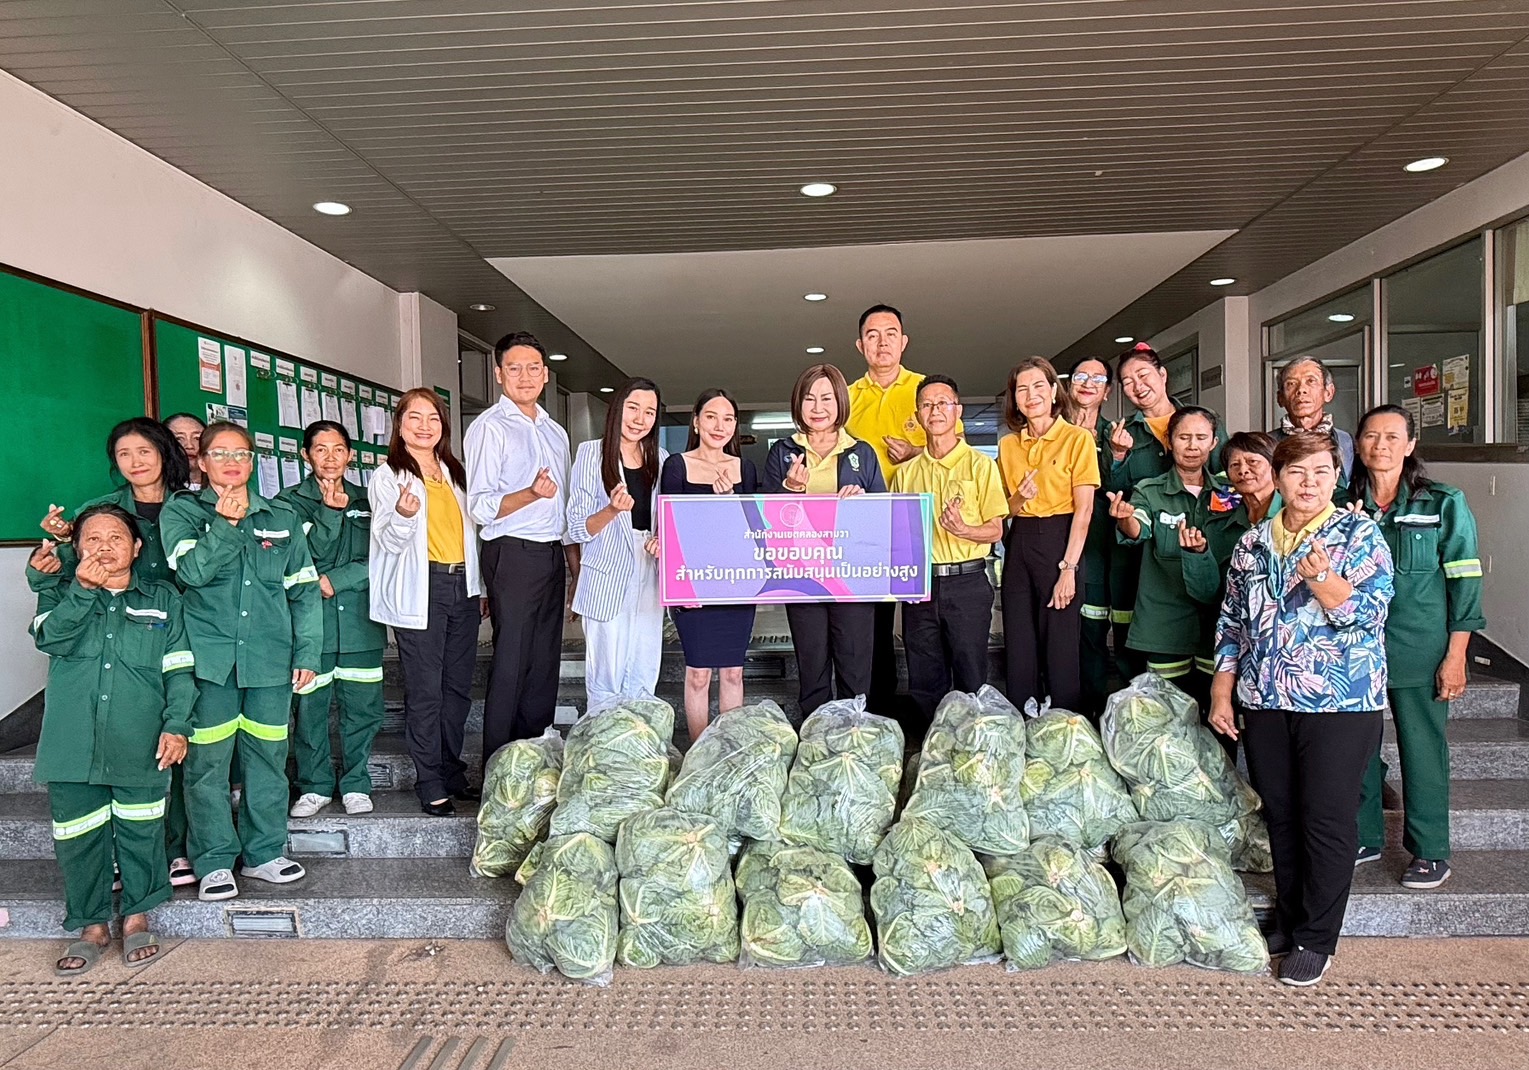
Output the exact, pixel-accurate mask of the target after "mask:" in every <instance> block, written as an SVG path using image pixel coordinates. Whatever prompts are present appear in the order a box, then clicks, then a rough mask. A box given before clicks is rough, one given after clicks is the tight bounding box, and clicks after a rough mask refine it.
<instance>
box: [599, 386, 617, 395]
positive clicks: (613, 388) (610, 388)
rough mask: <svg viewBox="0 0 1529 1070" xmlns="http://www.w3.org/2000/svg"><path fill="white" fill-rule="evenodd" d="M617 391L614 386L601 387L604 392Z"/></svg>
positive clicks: (612, 392) (611, 392)
mask: <svg viewBox="0 0 1529 1070" xmlns="http://www.w3.org/2000/svg"><path fill="white" fill-rule="evenodd" d="M615 392H616V388H615V387H613V386H602V387H601V388H600V393H602V394H614V393H615Z"/></svg>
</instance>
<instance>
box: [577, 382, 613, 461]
mask: <svg viewBox="0 0 1529 1070" xmlns="http://www.w3.org/2000/svg"><path fill="white" fill-rule="evenodd" d="M609 407H610V406H608V405H607V404H606V403H605V402H604V401H602V400H601V399H600V398H599V397H598V396H596V395H594V394H569V395H568V441H569V442H570V444H571V445H572V447H573V449H574V450H577V449H578V448H579V444H580V443H581V442H588V441H590V440H591V439H596V438H599V437H600V436H601V435H603V434H605V410H606V409H608V408H609Z"/></svg>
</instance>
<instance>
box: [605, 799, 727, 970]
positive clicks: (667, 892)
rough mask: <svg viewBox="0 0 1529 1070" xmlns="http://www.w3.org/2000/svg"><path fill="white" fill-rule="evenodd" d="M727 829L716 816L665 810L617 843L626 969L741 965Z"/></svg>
mask: <svg viewBox="0 0 1529 1070" xmlns="http://www.w3.org/2000/svg"><path fill="white" fill-rule="evenodd" d="M731 863H732V859H731V857H730V856H729V854H728V842H727V832H726V831H725V830H724V829H723V827H722V824H721V823H720V822H719V821H717V820H716V819H715V818H711V817H707V816H705V815H703V814H691V813H686V812H684V811H682V810H675V809H672V808H668V807H665V808H662V809H658V810H650V811H648V812H647V813H642V814H638V815H637V816H636V817H633V818H631V819H629V820H628V821H627V822H626V823H624V824H623V825H622V826H621V832H620V835H619V836H618V837H617V838H616V868H617V870H618V871H619V872H620V874H621V885H620V888H619V890H618V898H619V901H620V904H621V932H620V935H619V936H618V937H617V939H616V961H617V962H619V963H621V964H622V965H623V966H636V967H639V968H642V969H647V968H649V967H653V966H664V965H667V966H685V965H689V964H690V963H693V962H737V961H738V950H739V949H738V900H737V898H736V896H735V894H734V887H733V872H732V865H731Z"/></svg>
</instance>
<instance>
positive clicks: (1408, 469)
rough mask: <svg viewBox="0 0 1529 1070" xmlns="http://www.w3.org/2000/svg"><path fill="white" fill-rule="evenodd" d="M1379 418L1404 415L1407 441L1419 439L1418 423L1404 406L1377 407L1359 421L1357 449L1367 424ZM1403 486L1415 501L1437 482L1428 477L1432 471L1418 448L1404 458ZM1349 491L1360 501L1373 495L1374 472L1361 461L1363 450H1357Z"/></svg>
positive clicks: (1355, 429)
mask: <svg viewBox="0 0 1529 1070" xmlns="http://www.w3.org/2000/svg"><path fill="white" fill-rule="evenodd" d="M1377 416H1400V417H1401V418H1402V420H1403V421H1404V422H1405V423H1406V425H1407V441H1408V442H1416V441H1417V440H1418V427H1417V421H1415V420H1413V418H1412V413H1410V412H1408V411H1407V410H1406V409H1404V408H1402V407H1401V406H1400V405H1377V406H1375V407H1374V408H1373V409H1371V410H1370V411H1369V412H1367V413H1365V414H1364V415H1363V416H1362V417H1360V418H1359V426H1358V427H1356V428H1354V444H1355V446H1356V447H1357V446H1358V444H1359V440H1360V438H1362V437H1363V435H1364V425H1365V424H1367V423H1369V422H1370V421H1371V420H1373V419H1374V418H1375V417H1377ZM1402 484H1403V485H1404V486H1406V488H1407V498H1411V497H1412V496H1413V495H1414V494H1416V493H1417V492H1418V491H1420V490H1427V489H1428V488H1429V487H1431V486H1433V480H1431V479H1429V478H1428V469H1426V468H1424V467H1423V462H1422V461H1420V460H1418V455H1417V450H1416V449H1414V450H1413V451H1412V452H1411V453H1410V454H1408V455H1407V456H1406V457H1403V458H1402ZM1349 490H1350V491H1351V492H1352V493H1353V495H1354V497H1355V498H1356V499H1361V498H1363V497H1364V496H1365V495H1366V494H1368V493H1369V492H1370V470H1369V469H1368V468H1366V467H1365V466H1364V462H1363V461H1361V460H1360V459H1359V450H1358V449H1357V448H1356V449H1355V450H1354V470H1353V472H1352V473H1351V474H1350V476H1349Z"/></svg>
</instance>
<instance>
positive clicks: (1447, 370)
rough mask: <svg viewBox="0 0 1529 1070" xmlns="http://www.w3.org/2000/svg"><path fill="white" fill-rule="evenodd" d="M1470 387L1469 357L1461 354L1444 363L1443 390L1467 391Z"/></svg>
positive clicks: (1467, 354)
mask: <svg viewBox="0 0 1529 1070" xmlns="http://www.w3.org/2000/svg"><path fill="white" fill-rule="evenodd" d="M1470 385H1471V357H1470V354H1469V353H1462V354H1460V356H1458V357H1450V358H1449V359H1448V360H1446V361H1445V362H1444V389H1445V390H1468V389H1470Z"/></svg>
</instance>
